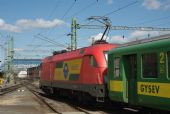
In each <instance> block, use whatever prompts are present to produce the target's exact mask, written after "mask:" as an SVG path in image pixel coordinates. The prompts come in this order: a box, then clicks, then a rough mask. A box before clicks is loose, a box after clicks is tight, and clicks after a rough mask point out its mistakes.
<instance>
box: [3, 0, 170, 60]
mask: <svg viewBox="0 0 170 114" xmlns="http://www.w3.org/2000/svg"><path fill="white" fill-rule="evenodd" d="M113 12H114V13H113ZM169 12H170V0H0V45H1V47H2V46H4V47H5V46H6V45H5V42H6V41H7V39H8V38H7V35H11V36H13V37H14V50H15V58H24V57H27V58H31V57H32V58H36V57H37V58H40V57H42V56H47V55H50V54H51V52H52V51H53V50H60V49H64V48H65V47H67V46H68V45H69V44H70V36H67V34H68V33H70V31H71V30H70V23H71V19H72V18H76V19H77V22H78V23H79V24H88V23H89V21H88V20H87V18H88V17H90V16H105V15H106V14H108V13H110V14H109V15H106V16H107V17H108V18H109V19H110V20H111V21H112V25H115V26H121V25H122V26H145V27H146V26H152V27H161V28H170V13H169ZM90 24H100V23H95V22H91V23H90ZM100 25H101V24H100ZM103 31H104V30H100V29H99V30H91V29H83V28H82V29H80V30H78V33H77V37H78V40H77V41H78V47H84V46H88V45H90V44H91V38H92V37H94V38H95V39H98V38H100V37H101V35H102V33H103ZM164 33H165V32H158V31H154V32H144V31H126V30H111V31H110V32H109V34H108V36H107V41H108V42H111V43H124V42H128V41H131V40H134V39H140V38H144V37H146V36H147V34H150V35H151V36H154V35H160V34H164ZM38 35H39V36H40V38H45V39H46V38H49V39H52V40H54V41H55V42H57V43H60V44H62V46H61V45H60V46H54V45H53V44H50V43H49V42H47V41H44V40H42V39H40V38H39V37H37V36H38ZM122 36H124V38H122ZM63 45H64V46H65V47H63ZM31 50H32V51H31ZM4 55H5V51H4V49H2V48H0V60H1V61H3V60H4Z"/></svg>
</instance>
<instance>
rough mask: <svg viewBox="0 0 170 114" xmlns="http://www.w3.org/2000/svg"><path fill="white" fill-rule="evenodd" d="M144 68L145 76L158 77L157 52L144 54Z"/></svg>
mask: <svg viewBox="0 0 170 114" xmlns="http://www.w3.org/2000/svg"><path fill="white" fill-rule="evenodd" d="M142 69H143V72H142V73H143V77H144V78H157V77H158V74H157V71H158V69H157V54H156V53H147V54H143V55H142Z"/></svg>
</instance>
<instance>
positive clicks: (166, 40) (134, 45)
mask: <svg viewBox="0 0 170 114" xmlns="http://www.w3.org/2000/svg"><path fill="white" fill-rule="evenodd" d="M165 47H170V34H167V35H162V36H158V37H153V38H150V39H143V40H139V41H135V42H130V43H127V44H124V45H122V46H120V47H117V48H115V49H112V50H111V51H110V52H109V54H112V53H117V54H121V53H136V52H139V51H146V50H152V49H158V48H159V49H160V48H165Z"/></svg>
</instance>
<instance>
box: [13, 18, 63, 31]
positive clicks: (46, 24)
mask: <svg viewBox="0 0 170 114" xmlns="http://www.w3.org/2000/svg"><path fill="white" fill-rule="evenodd" d="M62 24H64V21H62V20H59V19H54V20H52V21H48V20H44V19H36V20H29V19H21V20H18V21H17V22H16V25H17V26H20V27H22V28H27V29H30V28H53V27H56V26H60V25H62Z"/></svg>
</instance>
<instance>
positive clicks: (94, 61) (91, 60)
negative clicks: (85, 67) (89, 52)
mask: <svg viewBox="0 0 170 114" xmlns="http://www.w3.org/2000/svg"><path fill="white" fill-rule="evenodd" d="M90 65H91V66H93V67H97V62H96V59H95V58H94V56H90Z"/></svg>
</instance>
